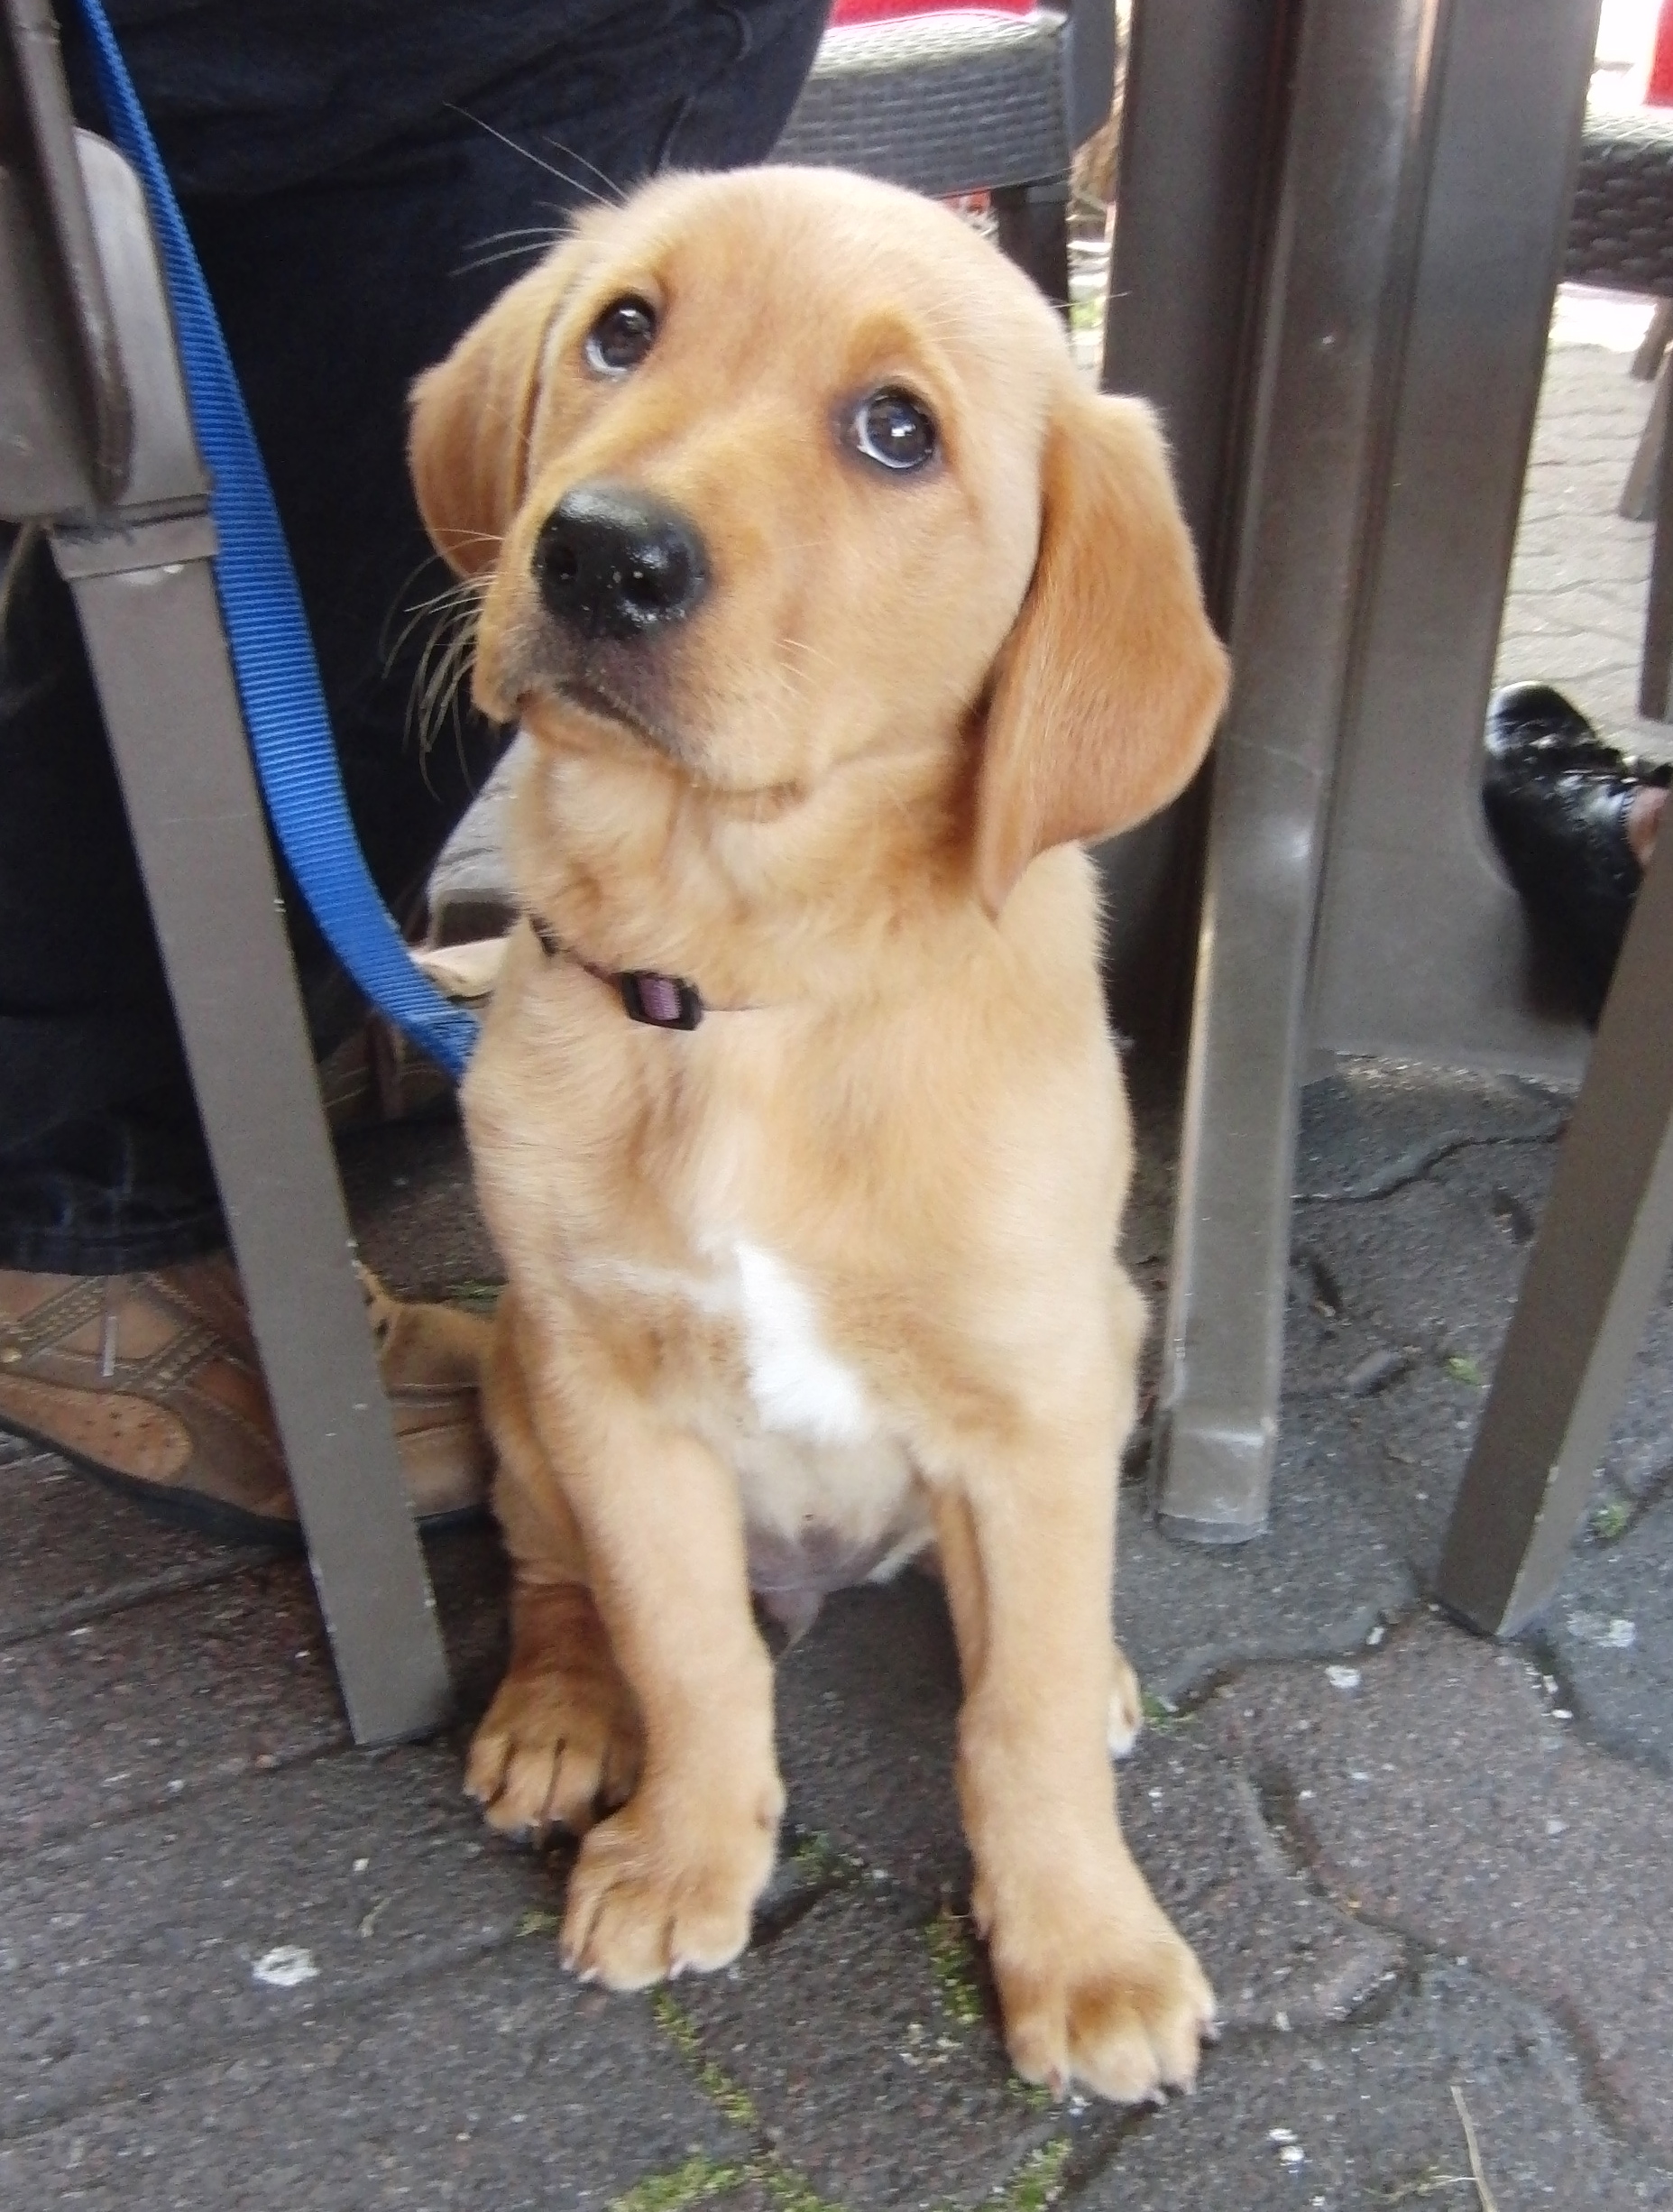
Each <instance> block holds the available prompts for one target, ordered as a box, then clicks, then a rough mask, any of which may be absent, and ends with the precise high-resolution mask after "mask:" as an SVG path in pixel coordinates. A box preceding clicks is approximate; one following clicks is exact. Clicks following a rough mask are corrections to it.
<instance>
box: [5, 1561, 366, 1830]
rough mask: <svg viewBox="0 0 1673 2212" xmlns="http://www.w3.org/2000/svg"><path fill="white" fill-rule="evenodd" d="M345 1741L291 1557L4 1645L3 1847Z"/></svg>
mask: <svg viewBox="0 0 1673 2212" xmlns="http://www.w3.org/2000/svg"><path fill="white" fill-rule="evenodd" d="M345 1740H346V1730H345V1723H344V1720H343V1716H342V1709H341V1706H340V1704H339V1702H338V1700H337V1693H336V1682H335V1681H334V1680H333V1678H332V1674H331V1671H330V1666H329V1664H328V1662H327V1661H326V1656H325V1649H324V1635H323V1631H322V1629H321V1628H320V1626H319V1616H318V1612H317V1608H316V1607H315V1604H314V1599H313V1592H312V1590H311V1588H310V1587H309V1584H308V1574H307V1570H306V1568H305V1567H303V1566H302V1565H301V1563H300V1562H290V1561H287V1562H278V1563H273V1564H268V1565H263V1566H254V1567H250V1568H247V1569H245V1570H244V1571H243V1572H241V1573H239V1574H237V1575H235V1576H234V1577H232V1578H230V1579H228V1580H227V1581H222V1582H217V1583H215V1584H212V1585H210V1586H209V1587H207V1588H205V1589H200V1590H186V1591H184V1592H179V1593H176V1594H175V1595H173V1596H171V1597H165V1598H158V1599H151V1600H149V1601H147V1602H146V1603H144V1604H142V1605H136V1606H133V1607H130V1608H127V1609H126V1610H124V1611H123V1612H120V1613H115V1614H112V1615H109V1616H107V1617H106V1618H101V1619H99V1620H97V1621H95V1622H89V1623H86V1624H84V1625H82V1626H80V1627H74V1628H69V1629H66V1630H59V1631H55V1632H54V1633H52V1634H51V1635H48V1636H41V1637H37V1638H35V1639H33V1640H32V1641H31V1642H29V1643H26V1644H21V1645H13V1646H11V1647H10V1648H9V1649H7V1650H5V1651H0V1770H4V1772H5V1774H7V1775H9V1776H10V1777H12V1783H11V1786H10V1787H9V1788H8V1790H7V1791H6V1793H5V1799H4V1802H0V1850H18V1849H22V1848H26V1847H27V1846H29V1845H30V1844H32V1843H42V1842H45V1841H47V1840H49V1839H53V1838H56V1837H60V1836H66V1835H74V1834H76V1833H77V1832H78V1831H79V1830H82V1829H85V1828H88V1827H91V1826H93V1825H95V1824H96V1823H98V1822H101V1821H105V1820H114V1819H116V1818H118V1817H119V1816H121V1815H124V1814H127V1813H132V1812H135V1811H141V1810H142V1809H143V1808H145V1807H147V1806H154V1805H161V1804H166V1803H167V1802H169V1800H170V1798H171V1797H177V1796H181V1795H184V1794H185V1793H187V1792H188V1791H196V1790H199V1789H202V1788H204V1787H206V1786H207V1785H208V1784H210V1783H215V1782H217V1781H225V1780H228V1779H230V1778H231V1777H233V1776H234V1775H237V1774H245V1773H247V1772H249V1771H251V1770H252V1769H253V1768H255V1767H256V1766H257V1763H258V1762H261V1763H262V1764H264V1765H268V1766H273V1765H280V1764H281V1763H282V1762H284V1761H287V1760H291V1759H298V1758H304V1757H308V1756H312V1755H315V1754H317V1753H319V1752H321V1751H326V1750H330V1749H332V1748H334V1747H337V1746H339V1745H341V1744H342V1743H344V1742H345Z"/></svg>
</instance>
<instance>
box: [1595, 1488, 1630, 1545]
mask: <svg viewBox="0 0 1673 2212" xmlns="http://www.w3.org/2000/svg"><path fill="white" fill-rule="evenodd" d="M1631 1527H1632V1507H1631V1506H1629V1505H1628V1504H1627V1502H1626V1500H1625V1498H1610V1499H1608V1500H1607V1501H1606V1502H1605V1503H1604V1505H1601V1506H1599V1507H1598V1508H1597V1510H1596V1512H1595V1514H1594V1515H1593V1516H1592V1534H1593V1535H1594V1536H1595V1537H1596V1539H1597V1541H1598V1543H1599V1544H1619V1543H1620V1541H1621V1539H1622V1536H1624V1535H1625V1534H1626V1532H1627V1530H1628V1529H1629V1528H1631Z"/></svg>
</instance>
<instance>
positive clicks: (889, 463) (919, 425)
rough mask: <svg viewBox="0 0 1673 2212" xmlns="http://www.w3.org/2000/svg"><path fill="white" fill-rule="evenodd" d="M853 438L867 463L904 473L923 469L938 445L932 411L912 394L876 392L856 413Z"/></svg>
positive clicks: (860, 405) (852, 428) (852, 427)
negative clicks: (875, 462) (878, 464)
mask: <svg viewBox="0 0 1673 2212" xmlns="http://www.w3.org/2000/svg"><path fill="white" fill-rule="evenodd" d="M849 434H850V437H851V438H852V439H853V442H854V444H855V445H856V447H858V448H859V451H860V452H861V453H863V454H864V455H865V456H866V458H867V460H868V461H877V462H879V463H880V464H881V465H882V466H883V467H885V468H890V469H895V470H896V471H904V470H906V469H911V468H922V467H923V466H924V463H925V462H926V461H933V459H934V457H935V452H936V447H937V445H938V443H939V441H938V439H937V438H936V435H935V421H934V418H933V416H932V415H931V413H930V411H929V410H928V409H927V408H925V407H923V406H921V405H920V404H919V402H918V401H916V400H915V399H914V398H913V396H912V394H911V393H910V392H896V391H892V390H885V391H882V392H873V393H872V394H871V397H870V398H869V400H862V401H860V403H859V407H858V408H857V409H856V410H855V413H854V419H853V422H852V424H851V426H850V433H849Z"/></svg>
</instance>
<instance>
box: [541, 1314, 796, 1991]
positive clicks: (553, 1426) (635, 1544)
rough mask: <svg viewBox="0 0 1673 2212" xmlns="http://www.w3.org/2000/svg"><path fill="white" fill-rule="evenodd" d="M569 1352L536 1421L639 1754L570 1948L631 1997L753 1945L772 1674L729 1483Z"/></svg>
mask: <svg viewBox="0 0 1673 2212" xmlns="http://www.w3.org/2000/svg"><path fill="white" fill-rule="evenodd" d="M536 1333H537V1332H536V1331H534V1330H530V1331H529V1336H533V1335H535V1334H536ZM576 1350H577V1348H576V1347H575V1344H574V1343H573V1341H572V1342H570V1343H569V1344H567V1345H565V1347H564V1348H563V1349H562V1350H561V1351H556V1352H551V1353H548V1354H547V1357H545V1358H544V1359H540V1358H537V1359H536V1360H535V1361H533V1362H531V1368H532V1371H530V1372H529V1373H528V1375H527V1381H528V1383H529V1397H530V1402H531V1408H532V1411H533V1413H534V1417H535V1423H536V1426H537V1428H538V1432H539V1433H540V1437H541V1441H542V1442H543V1443H544V1445H545V1447H546V1450H547V1453H548V1455H549V1457H550V1458H551V1460H552V1461H553V1464H554V1465H555V1466H557V1467H561V1468H562V1470H563V1475H564V1489H565V1497H566V1498H567V1500H568V1503H569V1506H570V1507H571V1509H572V1511H573V1512H574V1514H575V1520H576V1522H577V1524H578V1525H579V1527H580V1530H581V1535H582V1540H583V1543H584V1546H585V1552H586V1562H587V1571H588V1579H589V1581H590V1584H591V1588H592V1593H593V1601H594V1602H595V1604H596V1605H597V1607H598V1610H599V1613H600V1615H601V1616H602V1619H603V1622H604V1626H605V1628H606V1630H607V1632H608V1634H609V1637H610V1643H611V1650H612V1651H613V1653H614V1654H615V1658H616V1662H617V1664H618V1665H619V1666H620V1669H621V1673H622V1674H623V1675H624V1676H625V1678H626V1680H627V1682H628V1684H629V1686H630V1689H631V1691H632V1692H633V1695H634V1699H635V1701H636V1703H637V1705H638V1708H639V1715H640V1718H641V1719H642V1722H643V1726H644V1739H645V1748H644V1764H643V1767H642V1770H641V1774H640V1779H639V1787H638V1789H637V1790H636V1791H635V1792H634V1793H633V1795H632V1797H631V1798H630V1800H629V1801H628V1802H627V1804H626V1805H625V1806H624V1807H623V1808H622V1809H621V1811H619V1812H616V1813H613V1814H612V1815H611V1817H610V1819H608V1820H603V1821H602V1822H601V1823H600V1824H599V1825H598V1826H597V1827H596V1828H594V1829H593V1830H591V1831H590V1832H589V1834H588V1835H587V1837H586V1839H585V1841H584V1843H583V1845H582V1847H581V1855H580V1857H579V1858H578V1860H577V1861H576V1865H575V1872H574V1874H573V1875H572V1876H571V1878H570V1885H569V1897H568V1902H567V1905H566V1907H565V1914H564V1928H563V1936H562V1943H563V1949H564V1954H565V1958H566V1959H567V1960H568V1962H569V1964H570V1965H572V1966H573V1967H574V1968H575V1969H576V1971H577V1972H578V1973H580V1974H581V1975H583V1976H584V1977H586V1978H588V1979H594V1978H595V1979H597V1980H600V1981H602V1982H604V1983H606V1984H608V1985H609V1986H610V1987H611V1988H612V1989H637V1988H642V1987H643V1986H645V1985H646V1984H647V1983H649V1982H655V1981H659V1980H661V1979H662V1978H663V1977H664V1976H666V1975H672V1974H677V1973H679V1972H680V1971H681V1970H682V1969H683V1968H687V1967H695V1968H712V1967H722V1966H725V1965H726V1964H728V1963H729V1961H731V1959H735V1958H736V1957H737V1956H738V1954H739V1952H740V1951H741V1950H742V1949H743V1948H744V1946H745V1944H746V1943H747V1942H748V1941H749V1914H750V1909H751V1907H752V1906H753V1904H754V1903H755V1900H756V1898H757V1897H758V1895H759V1894H760V1893H761V1891H762V1889H763V1888H764V1887H765V1886H766V1884H767V1880H768V1876H769V1875H770V1874H771V1872H772V1865H773V1854H774V1849H775V1846H776V1842H777V1830H778V1820H779V1816H780V1815H781V1813H782V1812H783V1811H784V1787H783V1784H782V1783H781V1782H780V1780H779V1777H778V1769H777V1763H776V1761H775V1758H774V1755H773V1674H772V1663H771V1661H770V1659H769V1658H768V1654H767V1650H766V1647H765V1645H763V1644H762V1642H761V1639H760V1637H759V1636H758V1633H757V1631H756V1627H755V1623H754V1618H753V1616H752V1614H751V1611H750V1606H749V1577H748V1571H747V1568H746V1563H745V1553H744V1532H743V1520H742V1513H741V1509H740V1504H739V1498H738V1490H737V1485H736V1483H735V1482H734V1480H733V1479H732V1477H731V1474H730V1473H729V1471H728V1470H727V1469H726V1468H725V1467H724V1466H722V1463H721V1461H719V1460H718V1459H716V1458H715V1456H714V1454H713V1453H712V1452H710V1451H709V1450H708V1449H707V1448H706V1447H705V1446H704V1445H703V1444H701V1443H699V1442H697V1441H696V1440H695V1439H694V1437H691V1436H687V1435H685V1434H684V1433H681V1432H679V1431H677V1430H676V1429H674V1428H672V1427H670V1426H669V1425H668V1424H666V1422H664V1421H663V1420H661V1419H660V1418H659V1417H658V1416H657V1414H656V1412H655V1410H654V1409H653V1408H651V1407H649V1406H646V1405H645V1404H644V1403H643V1402H642V1401H641V1400H639V1398H638V1397H636V1396H635V1395H634V1394H633V1392H632V1390H631V1388H630V1386H629V1385H628V1384H627V1383H626V1382H625V1381H624V1379H623V1378H622V1377H621V1376H620V1373H619V1372H618V1371H617V1369H615V1366H614V1363H613V1362H612V1361H611V1359H609V1358H608V1357H605V1356H600V1357H593V1358H588V1357H584V1356H583V1357H582V1358H581V1359H577V1357H576Z"/></svg>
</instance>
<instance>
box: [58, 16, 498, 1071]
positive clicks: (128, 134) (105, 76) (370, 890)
mask: <svg viewBox="0 0 1673 2212" xmlns="http://www.w3.org/2000/svg"><path fill="white" fill-rule="evenodd" d="M79 5H80V9H81V14H82V17H83V19H84V21H85V22H86V24H87V33H88V36H89V37H90V38H91V40H92V42H93V51H94V59H95V62H96V65H97V72H98V79H99V88H100V90H101V92H102V93H103V95H104V99H105V106H106V115H107V116H108V119H109V123H110V129H111V135H112V136H113V137H114V138H115V142H116V143H117V145H118V146H119V147H120V148H121V150H122V152H123V153H124V155H125V156H126V157H127V159H128V161H129V162H130V163H131V164H132V165H133V168H134V169H135V170H136V171H138V173H139V178H140V181H141V183H142V186H143V187H144V191H145V198H146V201H147V203H148V205H149V207H150V210H151V221H152V231H153V232H154V233H155V235H156V238H157V243H158V245H159V247H160V249H161V254H162V264H163V272H164V277H165V280H166V282H167V284H168V290H169V301H170V307H171V308H172V309H173V311H174V326H175V330H176V332H177V334H178V336H179V342H180V362H181V366H182V368H183V370H184V372H185V376H186V387H187V392H188V397H189V399H190V401H191V410H192V419H193V421H194V423H195V425H196V428H197V433H198V446H199V447H200V448H201V449H202V452H203V456H204V459H205V460H206V461H207V464H208V466H209V471H210V475H211V476H212V478H213V480H214V490H213V492H212V493H211V496H210V502H209V505H210V512H211V513H212V514H213V515H214V517H215V524H216V533H217V535H218V536H219V539H220V548H221V549H220V551H219V553H218V554H217V555H216V558H215V562H214V568H215V581H216V590H217V591H218V592H219V594H220V600H221V613H222V615H223V618H224V620H225V624H226V641H227V648H228V650H229V652H230V654H231V657H232V664H233V672H234V676H235V677H236V678H237V681H238V691H239V696H240V697H241V698H242V700H243V702H244V723H245V725H246V727H247V729H248V731H249V734H250V750H251V751H252V753H253V755H254V759H255V767H256V774H257V776H258V777H259V779H260V780H261V785H262V795H263V797H265V799H266V801H267V811H268V815H269V817H270V819H271V822H272V825H273V831H274V834H275V835H276V836H277V838H278V840H279V844H280V850H281V851H282V852H283V853H284V856H285V859H286V860H287V861H288V862H290V871H291V873H292V874H293V875H294V876H295V878H296V880H297V882H298V884H299V886H300V888H301V891H302V895H303V897H304V898H305V899H307V900H308V906H309V907H310V908H311V909H312V911H313V915H314V918H315V920H316V921H317V923H318V924H319V926H320V928H321V929H322V930H323V932H324V933H325V935H326V940H327V942H328V943H329V944H330V945H331V946H332V949H333V950H334V951H335V952H336V955H337V957H338V959H339V960H341V961H342V963H343V965H344V966H345V968H346V969H347V970H348V972H349V973H350V974H351V975H352V976H353V977H354V981H355V982H357V983H358V984H359V985H360V988H361V989H362V991H364V992H365V994H366V996H367V998H369V999H370V1000H372V1004H373V1005H374V1006H376V1007H377V1008H378V1009H380V1010H381V1012H382V1013H384V1014H386V1015H387V1016H388V1017H389V1018H390V1019H391V1021H392V1022H394V1023H395V1024H396V1025H397V1026H398V1027H399V1028H401V1029H403V1030H404V1031H405V1032H406V1034H407V1035H408V1036H409V1037H410V1038H411V1039H412V1040H413V1042H414V1044H416V1045H418V1046H421V1047H422V1048H423V1050H424V1051H425V1052H427V1054H428V1055H429V1056H430V1057H431V1058H432V1059H433V1060H436V1061H437V1062H439V1063H440V1065H442V1066H443V1067H445V1068H446V1070H447V1071H448V1073H449V1074H451V1075H453V1076H454V1077H455V1080H456V1079H457V1078H458V1077H459V1076H461V1075H462V1074H464V1069H465V1066H466V1064H467V1063H468V1061H469V1059H470V1056H471V1049H472V1046H473V1045H474V1044H475V1042H476V1021H475V1018H474V1016H473V1015H471V1014H468V1013H466V1012H465V1011H464V1009H462V1008H460V1007H456V1006H450V1005H449V1004H448V1002H447V1000H446V999H445V998H443V996H442V994H441V993H440V991H437V989H436V987H435V985H434V984H433V983H432V982H430V981H429V979H428V977H427V976H426V975H425V974H423V973H422V972H421V971H420V970H419V969H418V967H417V966H416V965H415V964H414V963H413V959H412V955H411V954H410V953H409V951H408V950H407V947H406V945H404V944H403V943H402V942H401V937H400V931H399V930H398V929H397V928H396V926H395V924H394V922H393V921H392V920H391V917H390V911H389V908H387V907H386V906H385V905H384V903H383V900H382V899H381V896H380V894H379V891H378V889H377V886H376V885H375V884H374V883H373V882H372V877H371V875H370V874H369V873H368V871H367V868H366V862H365V859H364V856H363V853H361V850H360V845H359V843H358V841H357V840H356V838H355V835H354V824H353V823H352V821H351V820H350V818H349V811H348V801H347V799H346V797H345V795H344V790H343V778H342V774H341V771H340V770H339V769H338V766H337V756H336V746H335V744H334V743H333V742H332V736H331V723H330V718H329V716H328V715H327V714H326V702H325V697H324V695H323V693H322V692H321V690H320V686H319V670H318V668H317V665H316V663H315V659H314V642H313V640H312V638H311V637H310V636H309V634H308V621H307V617H306V616H305V615H304V613H303V612H302V599H301V594H300V593H299V591H298V589H297V580H296V572H295V570H294V569H293V568H292V567H291V566H290V548H289V547H288V546H287V545H286V543H285V537H284V531H283V530H282V528H281V527H280V521H279V513H278V510H277V508H276V507H275V506H274V504H273V494H272V491H271V487H270V485H269V484H268V481H267V471H266V469H265V467H264V466H263V465H262V456H261V451H260V449H259V448H258V447H257V445H256V442H255V433H254V431H253V429H251V427H250V418H249V415H248V413H247V412H246V411H245V408H244V394H243V392H241V391H240V390H239V388H238V379H237V377H236V375H235V374H234V370H233V364H232V361H231V358H230V356H229V355H228V354H227V351H226V341H225V338H224V337H223V336H221V327H220V324H219V323H218V322H217V321H216V315H215V309H214V308H213V306H212V305H211V304H210V300H209V291H208V287H207V285H206V284H205V282H204V281H203V272H202V270H201V269H200V268H199V267H198V256H197V254H196V253H195V252H194V251H193V249H192V243H191V240H190V238H189V237H188V235H187V230H186V224H185V221H184V219H183V218H182V217H181V214H180V210H179V203H178V201H177V200H176V199H175V197H174V193H173V190H172V189H171V188H170V183H169V179H168V174H167V172H166V171H165V170H164V168H163V166H162V162H161V158H160V157H159V155H158V152H157V146H156V142H155V140H154V139H153V138H152V134H151V126H150V124H148V123H147V122H146V120H145V116H144V113H143V111H142V108H141V106H140V104H139V101H138V99H137V98H136V97H135V96H134V91H133V84H132V82H131V80H130V78H129V77H128V72H127V69H126V67H125V66H124V62H123V59H122V54H121V51H120V50H119V48H118V47H117V44H116V41H115V35H114V34H113V32H112V31H111V27H110V24H109V23H107V22H106V17H105V11H104V9H103V7H102V6H101V5H99V0H79Z"/></svg>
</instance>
